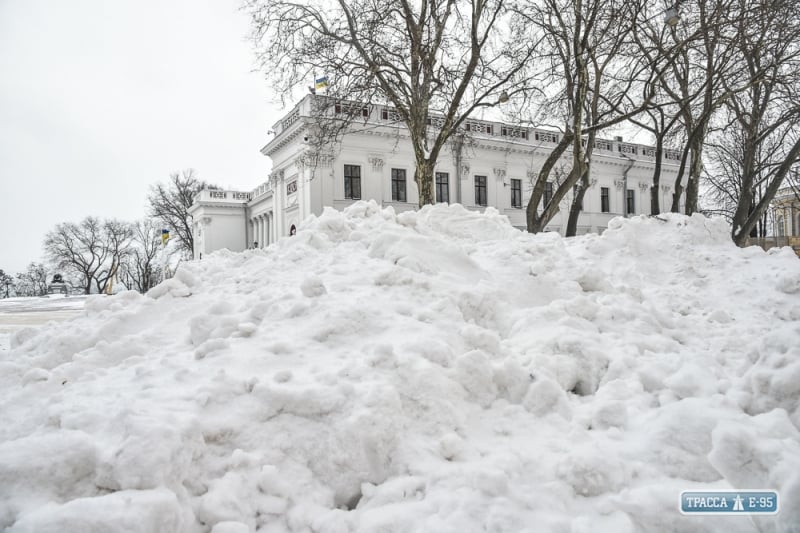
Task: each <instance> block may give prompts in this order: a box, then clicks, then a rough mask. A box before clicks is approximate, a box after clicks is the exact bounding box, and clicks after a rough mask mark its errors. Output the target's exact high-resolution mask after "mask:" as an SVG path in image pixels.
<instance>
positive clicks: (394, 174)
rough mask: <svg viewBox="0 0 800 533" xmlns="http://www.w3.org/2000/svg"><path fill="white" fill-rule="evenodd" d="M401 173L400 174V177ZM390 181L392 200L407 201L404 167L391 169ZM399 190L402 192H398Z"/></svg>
mask: <svg viewBox="0 0 800 533" xmlns="http://www.w3.org/2000/svg"><path fill="white" fill-rule="evenodd" d="M401 174H402V179H401V178H400V175H401ZM391 183H392V201H393V202H407V201H408V195H407V194H406V190H407V180H406V169H404V168H393V169H392V170H391ZM400 183H402V189H401V188H400ZM401 192H402V194H400V193H401ZM401 196H402V198H401Z"/></svg>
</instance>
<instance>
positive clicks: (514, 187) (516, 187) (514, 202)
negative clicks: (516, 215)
mask: <svg viewBox="0 0 800 533" xmlns="http://www.w3.org/2000/svg"><path fill="white" fill-rule="evenodd" d="M511 207H520V208H521V207H522V180H515V179H512V180H511Z"/></svg>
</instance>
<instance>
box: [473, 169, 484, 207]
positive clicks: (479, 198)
mask: <svg viewBox="0 0 800 533" xmlns="http://www.w3.org/2000/svg"><path fill="white" fill-rule="evenodd" d="M475 205H486V176H475Z"/></svg>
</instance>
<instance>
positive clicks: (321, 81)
mask: <svg viewBox="0 0 800 533" xmlns="http://www.w3.org/2000/svg"><path fill="white" fill-rule="evenodd" d="M327 86H328V76H322V77H321V78H317V79H315V80H314V88H315V89H322V88H324V87H327Z"/></svg>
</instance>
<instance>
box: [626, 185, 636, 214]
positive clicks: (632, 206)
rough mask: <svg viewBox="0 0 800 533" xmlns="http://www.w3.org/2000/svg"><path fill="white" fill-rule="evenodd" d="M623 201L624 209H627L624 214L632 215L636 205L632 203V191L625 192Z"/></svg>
mask: <svg viewBox="0 0 800 533" xmlns="http://www.w3.org/2000/svg"><path fill="white" fill-rule="evenodd" d="M625 200H626V202H625V203H626V208H627V211H626V212H627V213H628V214H629V215H632V214H634V213H635V212H636V204H635V203H634V199H633V189H628V192H627V195H626V197H625Z"/></svg>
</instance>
